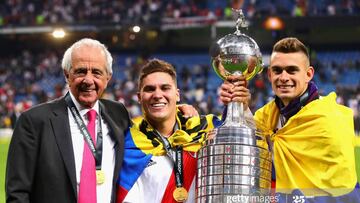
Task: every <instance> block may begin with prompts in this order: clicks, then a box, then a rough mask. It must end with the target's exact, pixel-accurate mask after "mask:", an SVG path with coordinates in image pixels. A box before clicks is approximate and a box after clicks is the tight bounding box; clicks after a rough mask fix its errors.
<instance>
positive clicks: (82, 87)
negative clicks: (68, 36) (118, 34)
mask: <svg viewBox="0 0 360 203" xmlns="http://www.w3.org/2000/svg"><path fill="white" fill-rule="evenodd" d="M71 58H72V62H71V68H70V70H69V71H66V70H64V74H65V77H66V79H67V82H68V85H69V88H70V91H71V93H72V94H73V95H74V97H75V99H76V100H77V101H78V102H79V103H80V104H81V105H82V106H84V107H85V108H92V107H93V106H94V104H95V102H96V101H97V100H98V99H99V98H100V97H101V95H102V93H103V92H104V90H105V88H106V86H107V84H108V82H109V80H110V78H111V74H110V73H108V71H107V69H106V58H105V53H104V52H103V50H101V48H99V47H96V46H88V45H83V46H80V47H78V48H75V49H74V50H73V52H72V55H71Z"/></svg>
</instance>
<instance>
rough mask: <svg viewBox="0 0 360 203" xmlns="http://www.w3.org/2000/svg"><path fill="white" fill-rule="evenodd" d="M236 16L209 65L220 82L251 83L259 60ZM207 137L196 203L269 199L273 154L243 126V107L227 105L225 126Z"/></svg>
mask: <svg viewBox="0 0 360 203" xmlns="http://www.w3.org/2000/svg"><path fill="white" fill-rule="evenodd" d="M234 11H235V12H237V14H238V19H237V21H236V31H235V33H234V34H228V35H226V36H224V37H223V38H221V39H220V40H218V41H217V43H215V44H214V45H213V46H212V47H211V48H210V55H211V56H212V66H213V68H214V69H215V71H216V73H217V74H218V75H219V77H221V78H222V79H225V78H226V77H227V76H228V75H244V76H245V77H246V80H250V79H251V78H253V77H254V76H255V75H256V74H257V73H260V72H261V71H262V69H263V65H262V56H261V53H260V49H259V47H258V45H257V44H256V42H255V41H254V40H253V39H252V38H250V37H249V36H247V35H245V34H242V33H241V32H240V28H243V27H247V25H246V22H245V20H244V15H243V13H242V11H241V10H234ZM211 133H214V138H213V139H209V140H207V141H206V143H205V145H204V146H203V147H202V148H201V149H200V151H199V153H198V163H197V169H198V171H197V172H198V173H197V183H196V201H197V202H228V200H229V199H231V198H235V199H237V198H238V201H239V202H257V201H258V199H259V198H261V196H267V195H269V194H270V187H271V153H270V151H269V150H268V148H267V147H266V146H267V145H266V141H265V140H264V139H263V136H261V133H260V132H258V131H257V130H256V129H255V128H254V127H251V126H250V125H249V124H247V122H246V120H245V118H244V109H243V104H242V103H240V102H231V103H230V104H229V105H228V107H227V115H226V119H225V121H224V123H223V125H222V126H220V127H219V128H216V129H215V130H214V131H213V132H211ZM210 137H212V136H210ZM240 198H241V199H240ZM232 201H233V200H232Z"/></svg>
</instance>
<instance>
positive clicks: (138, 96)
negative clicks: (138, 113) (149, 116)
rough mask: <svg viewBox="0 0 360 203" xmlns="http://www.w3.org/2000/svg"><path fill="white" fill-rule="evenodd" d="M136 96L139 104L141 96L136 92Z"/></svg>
mask: <svg viewBox="0 0 360 203" xmlns="http://www.w3.org/2000/svg"><path fill="white" fill-rule="evenodd" d="M136 96H137V98H138V103H139V104H141V95H140V92H137V93H136Z"/></svg>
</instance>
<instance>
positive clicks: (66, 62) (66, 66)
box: [61, 38, 113, 74]
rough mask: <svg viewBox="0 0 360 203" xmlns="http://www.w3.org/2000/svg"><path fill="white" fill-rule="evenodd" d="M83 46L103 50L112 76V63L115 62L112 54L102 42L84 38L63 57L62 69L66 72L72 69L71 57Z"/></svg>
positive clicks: (107, 67)
mask: <svg viewBox="0 0 360 203" xmlns="http://www.w3.org/2000/svg"><path fill="white" fill-rule="evenodd" d="M81 46H93V47H99V48H100V49H102V50H103V51H104V53H105V58H106V69H107V71H108V73H109V74H112V72H113V71H112V62H113V58H112V56H111V54H110V52H109V51H108V49H107V48H106V46H105V45H104V44H102V43H101V42H99V41H98V40H95V39H90V38H84V39H81V40H79V41H77V42H75V43H74V44H73V45H71V47H69V48H68V49H67V50H66V51H65V53H64V56H63V59H62V62H61V67H62V69H63V70H66V71H70V69H71V60H72V59H71V55H72V53H73V50H74V49H76V48H79V47H81Z"/></svg>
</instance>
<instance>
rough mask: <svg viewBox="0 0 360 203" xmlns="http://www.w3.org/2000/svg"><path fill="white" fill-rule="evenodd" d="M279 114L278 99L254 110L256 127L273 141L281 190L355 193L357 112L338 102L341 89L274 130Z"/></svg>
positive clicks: (320, 193)
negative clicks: (355, 113) (354, 117)
mask: <svg viewBox="0 0 360 203" xmlns="http://www.w3.org/2000/svg"><path fill="white" fill-rule="evenodd" d="M278 119H279V110H278V108H277V107H276V104H275V102H274V101H271V102H270V103H268V104H267V105H265V106H264V107H263V108H261V109H259V110H258V111H257V112H256V114H255V121H256V125H257V128H259V129H261V130H262V131H263V133H264V134H266V135H267V136H270V139H271V141H272V142H273V153H274V166H275V171H276V189H277V191H278V192H279V191H290V193H291V191H293V190H295V189H298V190H301V192H302V193H303V194H304V195H306V196H342V195H345V194H352V193H351V192H352V191H353V190H354V187H355V185H356V182H357V178H356V171H355V157H354V140H355V134H354V126H353V114H352V111H351V110H350V109H349V108H347V107H345V106H342V105H339V104H337V103H336V94H335V93H330V94H329V95H328V96H326V97H322V98H320V99H317V100H314V101H312V102H310V103H309V104H307V105H306V106H304V107H303V108H302V109H301V110H300V111H299V112H298V113H297V114H295V115H294V116H292V117H291V118H290V119H289V120H288V122H287V123H286V124H285V125H284V126H283V127H282V128H281V129H279V130H277V131H276V132H274V130H273V129H275V128H276V126H277V122H278ZM285 193H288V192H285Z"/></svg>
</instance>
